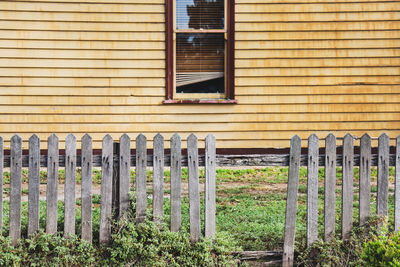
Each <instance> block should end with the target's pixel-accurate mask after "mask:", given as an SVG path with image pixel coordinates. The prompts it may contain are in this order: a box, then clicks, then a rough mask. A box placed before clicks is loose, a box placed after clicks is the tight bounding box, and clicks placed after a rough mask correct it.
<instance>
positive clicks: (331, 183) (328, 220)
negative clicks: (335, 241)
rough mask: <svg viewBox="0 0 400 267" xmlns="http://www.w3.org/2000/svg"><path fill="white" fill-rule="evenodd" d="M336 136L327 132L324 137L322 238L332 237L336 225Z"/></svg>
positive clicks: (329, 238)
mask: <svg viewBox="0 0 400 267" xmlns="http://www.w3.org/2000/svg"><path fill="white" fill-rule="evenodd" d="M336 158H337V155H336V137H335V136H334V135H333V134H329V135H328V136H327V137H326V139H325V190H324V192H325V202H324V226H325V227H324V240H325V241H329V240H331V239H332V238H333V237H334V234H335V225H336V209H335V205H336V164H337V163H336Z"/></svg>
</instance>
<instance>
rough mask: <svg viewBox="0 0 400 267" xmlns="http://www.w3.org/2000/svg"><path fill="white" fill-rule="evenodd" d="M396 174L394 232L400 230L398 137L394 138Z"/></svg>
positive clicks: (399, 148)
mask: <svg viewBox="0 0 400 267" xmlns="http://www.w3.org/2000/svg"><path fill="white" fill-rule="evenodd" d="M395 156H396V174H395V187H394V230H395V231H396V232H398V231H399V230H400V135H399V136H397V138H396V155H395Z"/></svg>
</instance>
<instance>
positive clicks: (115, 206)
mask: <svg viewBox="0 0 400 267" xmlns="http://www.w3.org/2000/svg"><path fill="white" fill-rule="evenodd" d="M119 165H120V143H119V142H114V143H113V170H112V190H111V191H112V194H111V199H112V200H111V203H112V205H111V210H112V215H113V219H114V220H117V219H118V217H119V197H120V196H119V189H120V186H119V184H120V169H119Z"/></svg>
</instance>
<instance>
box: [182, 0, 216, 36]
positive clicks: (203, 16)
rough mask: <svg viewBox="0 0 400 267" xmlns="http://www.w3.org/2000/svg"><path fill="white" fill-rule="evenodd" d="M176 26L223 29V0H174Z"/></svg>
mask: <svg viewBox="0 0 400 267" xmlns="http://www.w3.org/2000/svg"><path fill="white" fill-rule="evenodd" d="M176 27H177V29H179V30H182V29H224V0H176Z"/></svg>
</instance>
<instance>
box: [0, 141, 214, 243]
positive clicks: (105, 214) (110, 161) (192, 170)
mask: <svg viewBox="0 0 400 267" xmlns="http://www.w3.org/2000/svg"><path fill="white" fill-rule="evenodd" d="M47 141H48V148H47V152H48V153H47V155H40V140H39V138H38V136H37V135H33V136H32V137H31V138H30V139H29V155H23V154H22V139H21V137H20V136H18V135H14V136H13V137H12V138H11V140H10V155H6V156H5V155H4V143H3V139H2V138H1V137H0V163H3V162H4V165H3V164H0V229H1V226H2V211H3V207H2V205H3V196H2V192H3V188H2V185H3V166H4V167H9V168H10V180H11V181H10V214H9V217H10V225H9V226H10V231H9V233H10V237H11V239H12V241H13V243H14V244H15V243H16V242H17V240H18V239H19V238H21V196H22V190H21V188H22V168H23V167H28V168H29V173H28V179H29V188H28V190H29V192H28V235H32V234H33V233H35V232H37V231H38V230H39V196H40V192H39V185H40V167H47V187H46V205H47V209H46V232H47V233H56V232H57V217H58V216H57V200H58V199H57V197H58V193H57V190H58V170H59V167H65V187H64V236H65V237H69V236H70V235H72V234H75V233H76V231H75V217H76V214H75V208H76V205H75V203H76V197H75V193H76V190H75V185H76V170H77V167H81V169H82V171H81V172H82V184H81V187H82V191H81V194H82V195H81V198H82V204H81V208H82V213H81V216H82V232H81V237H82V239H85V240H87V241H90V242H92V167H101V176H102V178H101V207H100V230H99V241H100V243H108V242H109V241H110V238H111V218H112V216H113V214H114V215H115V216H116V218H120V217H122V216H124V214H126V212H127V211H128V209H129V208H130V195H129V192H130V169H131V166H135V167H136V185H135V190H136V215H135V216H136V221H137V222H138V223H139V222H143V220H144V219H145V217H146V209H147V207H146V204H147V194H146V169H147V167H148V166H152V167H153V192H152V200H153V203H152V206H153V219H154V220H155V221H158V222H162V220H163V216H164V209H163V206H164V166H170V168H171V194H170V201H171V231H179V229H180V228H181V168H182V166H187V167H188V183H189V184H188V190H189V213H190V237H191V240H192V241H196V240H198V239H199V238H200V236H201V223H200V189H199V165H200V166H205V211H204V212H205V236H207V237H214V236H215V213H216V204H215V201H216V200H215V188H216V185H215V174H216V160H215V157H216V147H215V137H214V136H213V135H208V136H207V137H206V139H205V155H204V156H201V157H199V154H198V139H197V137H196V136H195V135H193V134H191V135H190V136H189V137H188V139H187V155H182V153H181V150H182V149H181V137H180V136H179V135H177V134H175V135H173V136H172V138H171V154H170V155H164V138H163V136H162V135H160V134H157V135H156V136H155V137H154V145H153V152H154V153H153V155H147V147H146V137H145V136H144V135H142V134H140V135H139V136H137V138H136V155H131V148H130V144H131V140H130V137H129V136H128V135H126V134H124V135H122V136H121V138H120V139H119V142H118V143H117V142H115V143H114V141H113V139H112V137H111V136H110V135H106V136H105V137H104V138H103V142H102V154H101V156H100V155H93V150H92V138H91V137H90V136H89V135H88V134H86V135H84V136H83V137H82V140H81V145H82V147H81V155H77V139H76V137H75V136H74V135H72V134H70V135H68V136H67V137H66V139H65V155H59V140H58V137H57V136H56V135H54V134H53V135H51V136H50V137H49V138H48V140H47ZM199 158H200V159H201V160H200V161H199Z"/></svg>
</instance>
